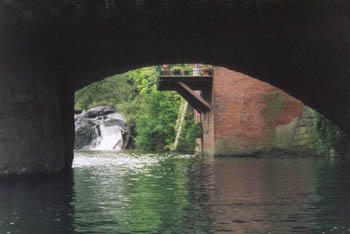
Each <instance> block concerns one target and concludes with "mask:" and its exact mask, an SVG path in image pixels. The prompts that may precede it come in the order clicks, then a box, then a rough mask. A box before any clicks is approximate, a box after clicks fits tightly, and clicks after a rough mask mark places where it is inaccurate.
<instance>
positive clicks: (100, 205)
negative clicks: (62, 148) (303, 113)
mask: <svg viewBox="0 0 350 234" xmlns="http://www.w3.org/2000/svg"><path fill="white" fill-rule="evenodd" d="M0 233H1V234H6V233H21V234H22V233H25V234H27V233H28V234H32V233H33V234H40V233H43V234H46V233H47V234H49V233H50V234H51V233H52V234H65V233H68V234H69V233H181V234H182V233H350V164H349V163H347V162H344V161H343V160H339V159H307V158H295V159H256V158H255V159H243V158H235V159H229V158H221V159H212V160H210V159H201V158H199V157H195V156H192V155H183V154H170V153H167V154H135V153H131V152H129V153H126V152H124V153H115V152H107V151H92V152H89V151H85V152H84V151H77V152H75V160H74V165H73V172H72V173H71V174H67V175H66V176H65V177H62V176H60V177H53V178H50V179H48V180H45V181H31V182H28V181H22V182H20V181H19V182H16V183H15V182H7V183H4V182H2V183H1V184H0Z"/></svg>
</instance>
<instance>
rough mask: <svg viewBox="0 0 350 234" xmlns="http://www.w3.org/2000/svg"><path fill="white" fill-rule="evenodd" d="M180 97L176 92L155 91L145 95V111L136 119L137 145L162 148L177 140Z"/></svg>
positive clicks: (138, 146) (147, 148)
mask: <svg viewBox="0 0 350 234" xmlns="http://www.w3.org/2000/svg"><path fill="white" fill-rule="evenodd" d="M179 100H180V97H179V96H178V95H177V94H176V93H175V92H158V91H153V92H151V93H150V94H149V95H148V96H146V97H145V101H146V102H145V105H143V109H142V110H143V113H142V114H141V115H140V116H139V117H138V118H137V120H136V131H137V136H136V147H137V148H140V149H144V150H162V149H164V147H165V146H167V145H170V144H171V143H173V142H174V140H175V135H176V133H175V123H176V119H177V114H178V109H179V104H178V103H179Z"/></svg>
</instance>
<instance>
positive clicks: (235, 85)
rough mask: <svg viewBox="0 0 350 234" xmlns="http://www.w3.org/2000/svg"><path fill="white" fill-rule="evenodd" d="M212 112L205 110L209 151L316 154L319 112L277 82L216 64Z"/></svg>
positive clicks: (205, 148)
mask: <svg viewBox="0 0 350 234" xmlns="http://www.w3.org/2000/svg"><path fill="white" fill-rule="evenodd" d="M204 96H205V97H206V99H207V101H209V102H210V103H211V105H212V107H213V108H212V111H210V112H208V113H206V114H202V122H203V151H204V152H205V153H207V154H210V155H224V156H238V155H262V154H273V153H278V154H285V153H303V154H304V153H308V154H310V153H311V154H312V153H313V152H314V149H315V144H314V140H315V136H314V134H313V131H312V129H313V124H314V122H315V121H314V120H315V118H314V117H315V115H314V113H315V112H314V111H313V110H312V109H310V108H308V107H306V106H304V105H303V103H302V102H301V101H299V100H297V99H295V98H294V97H292V96H290V95H288V94H287V93H285V92H283V91H282V90H280V89H277V88H276V87H273V86H271V85H269V84H267V83H264V82H261V81H259V80H257V79H254V78H251V77H249V76H247V75H244V74H242V73H238V72H234V71H231V70H229V69H226V68H223V67H215V68H214V78H213V86H212V91H211V92H207V94H205V93H204Z"/></svg>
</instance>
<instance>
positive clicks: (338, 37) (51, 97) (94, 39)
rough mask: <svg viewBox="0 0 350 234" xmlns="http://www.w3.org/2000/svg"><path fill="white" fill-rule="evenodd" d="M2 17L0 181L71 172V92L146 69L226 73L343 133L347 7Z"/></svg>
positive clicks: (325, 4) (20, 12)
mask: <svg viewBox="0 0 350 234" xmlns="http://www.w3.org/2000/svg"><path fill="white" fill-rule="evenodd" d="M0 12H2V13H1V14H0V35H1V37H0V84H1V87H2V90H1V92H0V100H1V104H0V106H1V108H0V118H1V121H0V126H1V127H0V130H1V131H0V148H1V155H0V174H2V175H3V174H27V173H29V174H32V173H52V172H58V171H61V170H63V169H64V168H70V166H71V162H72V142H73V125H74V123H73V104H74V103H73V101H74V100H73V93H74V90H76V89H77V88H79V87H82V86H84V85H86V84H88V83H90V82H93V81H96V80H99V79H102V78H104V77H106V76H107V75H110V74H115V73H119V72H124V71H127V70H129V69H131V68H136V67H141V66H146V65H152V64H163V63H180V62H181V63H195V62H201V63H208V64H213V65H218V66H225V67H228V68H230V69H233V70H236V71H239V72H242V73H245V74H248V75H250V76H252V77H255V78H258V79H260V80H262V81H265V82H267V83H270V84H272V85H274V86H276V87H278V88H281V89H282V90H284V91H286V92H288V93H289V94H291V95H293V96H295V97H297V98H299V99H300V100H302V101H303V102H304V103H306V104H307V105H309V106H311V107H313V108H315V109H317V110H319V111H320V112H322V113H324V114H325V115H326V116H327V117H329V118H330V119H331V120H333V121H334V122H335V123H336V124H337V125H339V126H340V127H341V128H343V129H344V130H345V131H346V132H348V133H349V132H350V124H349V123H348V119H349V118H350V110H349V108H348V105H349V101H350V100H349V99H350V92H349V91H350V85H349V81H348V80H349V76H350V66H349V57H350V27H349V26H350V21H349V20H350V4H349V3H348V1H346V0H338V1H332V0H318V1H316V0H311V1H297V0H248V1H240V0H219V1H214V0H201V1H196V3H193V2H192V1H182V0H174V1H170V0H169V1H145V0H135V1H129V0H105V1H99V0H91V1H87V0H35V1H34V0H28V1H21V0H7V1H3V2H1V3H0Z"/></svg>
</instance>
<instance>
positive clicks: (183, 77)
mask: <svg viewBox="0 0 350 234" xmlns="http://www.w3.org/2000/svg"><path fill="white" fill-rule="evenodd" d="M160 69H161V70H160V76H159V78H158V82H157V88H158V90H160V91H168V90H175V91H177V92H178V93H179V94H180V95H181V96H182V97H183V98H184V99H185V100H186V101H187V102H189V103H190V104H191V105H192V106H193V107H194V108H195V109H196V110H197V111H199V112H201V113H205V112H208V111H210V110H211V105H210V103H209V102H207V101H206V100H204V99H203V97H201V91H203V90H205V89H207V88H208V87H211V85H212V81H213V67H212V66H210V65H202V64H194V65H183V66H176V65H175V66H173V67H171V66H169V65H167V64H165V65H162V67H161V68H160Z"/></svg>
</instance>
